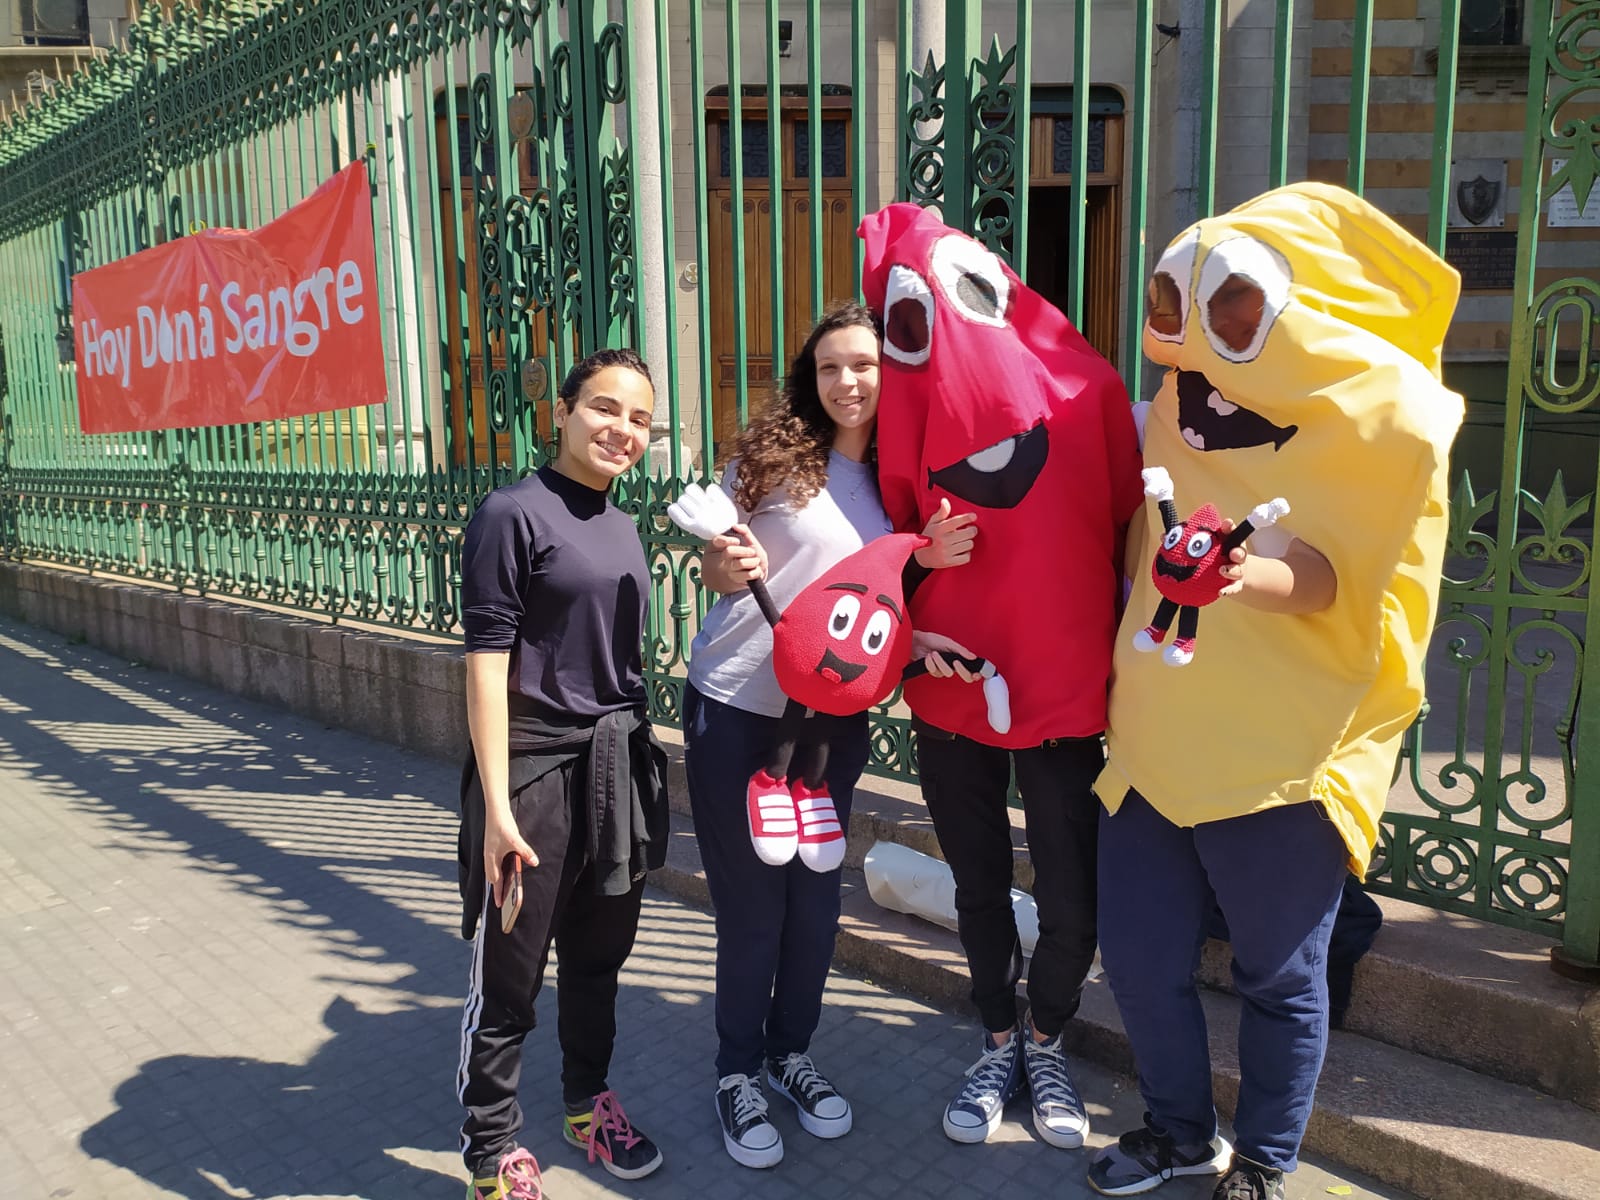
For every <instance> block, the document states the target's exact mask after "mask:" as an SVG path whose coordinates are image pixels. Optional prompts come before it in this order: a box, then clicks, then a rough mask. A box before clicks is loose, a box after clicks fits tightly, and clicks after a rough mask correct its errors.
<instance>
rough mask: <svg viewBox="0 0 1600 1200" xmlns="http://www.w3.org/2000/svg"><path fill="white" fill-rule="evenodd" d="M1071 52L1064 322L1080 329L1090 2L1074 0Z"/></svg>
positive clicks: (1086, 220) (1086, 205) (1084, 254)
mask: <svg viewBox="0 0 1600 1200" xmlns="http://www.w3.org/2000/svg"><path fill="white" fill-rule="evenodd" d="M1072 32H1073V39H1074V45H1073V48H1072V191H1071V193H1070V200H1069V204H1068V208H1067V244H1068V246H1069V247H1070V249H1069V251H1068V254H1069V259H1068V267H1067V272H1068V274H1067V318H1068V319H1069V320H1070V321H1071V322H1072V323H1073V324H1074V325H1076V326H1077V327H1078V328H1079V329H1082V328H1083V273H1084V268H1085V265H1086V263H1087V262H1088V258H1089V255H1088V252H1087V249H1088V247H1087V241H1088V236H1087V235H1088V229H1089V90H1090V86H1091V81H1090V78H1089V71H1090V66H1089V64H1090V61H1091V60H1090V57H1089V47H1090V44H1091V40H1092V36H1093V25H1092V18H1091V16H1090V10H1089V0H1076V5H1075V7H1074V12H1073V26H1072Z"/></svg>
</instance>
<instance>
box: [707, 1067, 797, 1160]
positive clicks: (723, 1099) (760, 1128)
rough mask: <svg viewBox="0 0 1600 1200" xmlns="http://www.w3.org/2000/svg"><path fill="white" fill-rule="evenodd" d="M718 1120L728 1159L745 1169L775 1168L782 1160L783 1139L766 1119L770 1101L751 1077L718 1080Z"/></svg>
mask: <svg viewBox="0 0 1600 1200" xmlns="http://www.w3.org/2000/svg"><path fill="white" fill-rule="evenodd" d="M717 1120H719V1121H721V1122H722V1144H723V1146H724V1147H726V1148H727V1151H728V1156H729V1157H730V1158H732V1159H733V1161H734V1162H736V1163H738V1164H739V1165H740V1166H744V1167H775V1166H777V1165H778V1163H780V1162H781V1161H783V1138H781V1137H779V1136H778V1130H777V1127H776V1126H775V1125H773V1123H772V1122H771V1121H769V1120H767V1098H766V1097H765V1096H763V1095H762V1094H761V1085H760V1084H759V1083H757V1082H756V1081H755V1080H754V1079H751V1078H750V1076H748V1075H724V1076H723V1077H722V1078H721V1079H719V1080H717Z"/></svg>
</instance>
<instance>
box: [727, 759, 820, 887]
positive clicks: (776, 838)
mask: <svg viewBox="0 0 1600 1200" xmlns="http://www.w3.org/2000/svg"><path fill="white" fill-rule="evenodd" d="M745 799H746V807H747V808H748V810H749V814H750V844H751V845H752V846H754V847H755V848H756V857H757V858H759V859H760V860H761V861H762V862H764V863H766V864H767V865H768V866H769V867H781V866H783V864H784V863H786V862H788V861H789V860H790V859H791V858H793V857H794V852H795V849H796V848H797V847H798V846H799V843H800V839H799V825H798V823H797V822H796V820H795V811H794V797H793V796H791V795H789V785H788V783H787V782H785V781H784V780H781V779H774V778H773V777H772V776H771V775H768V774H767V772H766V771H765V769H763V770H760V771H757V772H756V773H755V774H754V775H752V776H750V785H749V787H747V788H746V789H745ZM830 807H831V805H830Z"/></svg>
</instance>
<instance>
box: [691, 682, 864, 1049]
mask: <svg viewBox="0 0 1600 1200" xmlns="http://www.w3.org/2000/svg"><path fill="white" fill-rule="evenodd" d="M830 720H832V721H834V722H835V728H836V729H838V730H839V731H840V732H838V733H837V734H836V735H835V737H834V738H833V740H832V741H831V742H830V743H829V756H828V770H827V780H828V790H829V791H830V792H831V793H832V795H833V803H834V807H835V808H837V809H838V810H839V819H840V821H841V822H842V823H843V824H844V826H845V828H846V829H848V828H849V825H850V802H851V800H852V799H853V798H854V795H855V786H856V781H857V780H858V779H860V778H861V772H862V771H863V770H865V769H866V765H867V736H868V735H867V715H866V714H865V713H862V714H861V715H860V716H859V717H851V718H830ZM683 730H684V766H685V768H686V770H687V772H688V776H689V802H690V805H691V807H692V808H693V811H694V832H695V839H696V841H698V842H699V845H700V861H701V862H702V864H704V866H705V869H706V884H707V886H708V887H709V888H710V890H711V903H712V905H713V906H714V907H715V909H716V919H717V1075H718V1076H719V1077H721V1076H723V1075H735V1074H739V1075H748V1076H750V1077H751V1078H752V1079H755V1078H758V1077H759V1072H760V1071H761V1066H762V1062H763V1060H764V1058H766V1057H781V1056H783V1055H785V1054H794V1053H800V1054H803V1053H805V1052H806V1050H807V1049H808V1048H809V1047H810V1045H811V1035H812V1034H814V1033H815V1032H816V1031H817V1022H818V1021H820V1020H821V1018H822V989H823V987H824V986H825V985H826V984H827V981H828V966H829V964H830V963H831V962H832V961H833V943H834V937H835V935H836V934H837V933H838V930H839V880H840V876H841V874H842V869H841V870H833V871H828V872H826V873H819V872H817V871H813V870H812V869H811V868H810V867H808V866H806V865H805V864H804V863H802V862H801V861H800V859H799V858H798V857H797V858H795V859H793V860H791V861H790V862H788V863H786V864H785V865H784V866H781V867H774V866H769V865H768V864H766V863H764V862H762V861H761V860H760V859H759V858H757V857H756V851H755V847H754V846H752V845H751V844H750V820H749V817H748V816H747V814H746V810H745V787H746V785H747V784H748V783H749V782H750V776H751V775H753V774H755V772H756V770H757V769H758V768H760V767H761V766H763V765H764V764H765V763H766V762H767V756H768V754H769V753H770V751H771V749H772V746H773V744H774V743H775V742H776V740H777V737H778V720H777V718H776V717H763V716H760V715H759V714H757V713H750V712H745V711H744V710H743V709H740V708H734V707H733V706H732V705H729V704H722V703H720V702H719V701H716V700H713V699H711V698H710V697H708V696H702V695H701V694H700V693H699V692H697V691H696V690H695V689H694V687H693V686H692V685H691V686H689V687H686V688H685V689H684V701H683ZM801 752H803V751H801ZM801 752H797V758H796V763H795V765H796V767H798V766H799V765H800V763H799V759H798V753H801Z"/></svg>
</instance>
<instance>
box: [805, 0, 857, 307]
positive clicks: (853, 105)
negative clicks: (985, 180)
mask: <svg viewBox="0 0 1600 1200" xmlns="http://www.w3.org/2000/svg"><path fill="white" fill-rule="evenodd" d="M866 84H867V0H851V3H850V261H851V263H852V268H851V270H852V274H851V279H852V280H854V283H855V287H854V288H853V289H852V290H853V291H854V292H855V295H856V298H857V299H858V300H859V299H860V298H861V272H862V267H863V264H864V263H865V261H866V249H867V248H866V244H865V243H864V242H863V241H862V240H861V239H860V238H858V237H856V236H855V233H856V230H858V229H860V228H861V222H862V221H863V220H864V219H865V218H866V215H867V187H866V180H867V97H866V90H867V89H866ZM812 153H813V154H814V155H815V156H817V157H821V154H822V131H821V130H820V129H819V130H818V131H817V143H816V145H815V146H813V148H812ZM816 257H818V258H820V255H817V256H816ZM818 269H819V270H820V269H821V266H820V263H819V264H818Z"/></svg>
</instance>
